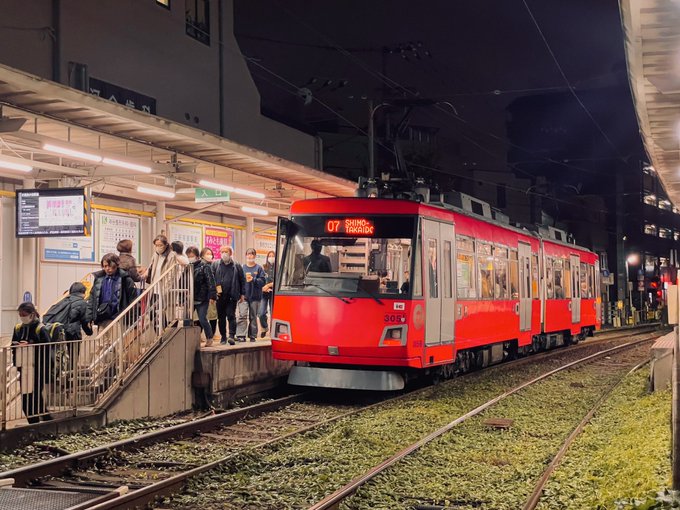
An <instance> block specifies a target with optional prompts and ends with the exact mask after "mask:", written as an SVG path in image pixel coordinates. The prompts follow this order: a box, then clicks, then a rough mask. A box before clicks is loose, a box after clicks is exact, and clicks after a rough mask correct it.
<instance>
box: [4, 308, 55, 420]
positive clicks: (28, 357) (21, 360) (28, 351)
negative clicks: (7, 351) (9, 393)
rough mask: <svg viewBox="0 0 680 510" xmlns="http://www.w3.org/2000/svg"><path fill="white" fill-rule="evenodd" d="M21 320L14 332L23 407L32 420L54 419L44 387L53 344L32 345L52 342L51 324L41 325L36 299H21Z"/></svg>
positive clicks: (14, 350)
mask: <svg viewBox="0 0 680 510" xmlns="http://www.w3.org/2000/svg"><path fill="white" fill-rule="evenodd" d="M17 312H18V313H19V320H20V322H19V324H17V325H16V326H15V327H14V333H13V334H12V346H13V347H14V349H12V352H13V355H14V365H15V366H16V367H17V368H18V369H19V374H20V384H21V408H22V409H23V411H24V414H25V415H26V418H27V419H28V423H38V422H39V421H40V416H41V415H42V417H43V420H51V419H52V417H51V416H50V415H49V414H47V406H46V405H45V398H44V396H43V387H44V386H45V381H46V380H47V378H48V377H49V364H48V361H49V359H50V356H49V348H50V346H49V345H44V346H40V347H33V348H31V347H29V345H30V344H49V343H50V342H51V339H50V335H49V333H48V331H47V328H44V327H41V326H42V323H41V322H40V314H38V310H36V308H35V306H34V305H33V303H28V302H26V303H21V304H20V305H19V308H18V309H17ZM3 370H4V368H3Z"/></svg>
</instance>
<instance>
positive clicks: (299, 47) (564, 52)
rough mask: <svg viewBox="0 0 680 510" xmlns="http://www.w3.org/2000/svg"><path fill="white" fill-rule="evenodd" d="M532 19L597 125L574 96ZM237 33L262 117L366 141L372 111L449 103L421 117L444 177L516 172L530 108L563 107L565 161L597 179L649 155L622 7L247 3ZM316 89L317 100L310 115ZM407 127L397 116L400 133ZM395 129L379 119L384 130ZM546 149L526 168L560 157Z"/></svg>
mask: <svg viewBox="0 0 680 510" xmlns="http://www.w3.org/2000/svg"><path fill="white" fill-rule="evenodd" d="M527 5H528V7H529V9H527ZM529 10H530V11H531V13H533V16H534V17H535V20H536V22H537V23H538V25H539V27H540V30H541V31H542V32H543V34H544V36H545V38H546V40H547V42H548V44H549V45H550V47H551V48H552V50H553V52H554V55H555V58H556V59H557V61H558V62H559V65H560V66H561V68H562V70H563V72H564V74H565V75H566V77H567V79H568V82H569V84H570V85H571V86H572V87H573V89H574V91H575V92H576V94H577V95H579V96H580V97H582V98H583V102H584V104H585V105H586V108H587V109H588V110H589V111H590V114H591V115H592V116H593V117H594V119H595V122H593V120H591V119H590V118H589V117H588V114H587V113H586V112H585V111H584V109H583V107H582V106H581V105H579V104H578V102H577V101H576V99H575V98H573V96H572V95H571V92H570V91H569V88H568V86H567V83H566V82H565V80H564V78H563V76H562V74H561V73H560V72H559V69H558V67H557V65H556V63H555V61H554V60H553V58H552V57H551V55H550V53H549V51H548V48H547V47H546V44H545V42H544V41H543V39H542V38H541V35H540V33H539V31H538V29H537V27H536V25H535V24H534V21H533V20H532V18H531V16H530V13H529ZM235 33H236V35H237V40H238V41H239V44H240V46H241V50H242V52H243V53H244V55H246V56H247V57H249V58H250V59H251V63H250V68H251V70H252V72H253V75H254V79H255V81H256V84H257V86H258V88H259V90H260V93H261V95H262V107H263V110H264V111H266V112H268V113H270V114H272V115H274V116H278V117H280V118H282V119H285V120H287V121H288V122H291V123H296V122H297V123H299V125H300V126H301V127H305V126H307V127H310V129H311V130H312V131H314V130H332V129H337V130H339V131H341V132H345V133H349V134H351V133H359V132H360V130H364V131H365V130H366V129H367V124H368V120H367V119H368V113H367V111H368V100H369V99H373V100H374V101H376V102H380V101H382V100H390V99H394V98H403V97H408V98H414V97H420V98H427V99H434V100H435V101H441V102H448V103H450V105H451V106H452V107H453V108H455V113H454V110H453V109H452V108H450V107H449V106H448V105H444V104H440V105H439V106H427V107H419V108H416V109H415V110H414V112H413V116H412V119H411V123H412V124H417V125H427V126H432V127H435V128H438V129H439V134H438V137H439V154H438V158H437V160H436V166H437V167H438V168H441V169H442V170H443V171H444V172H446V171H451V172H453V173H456V172H460V171H461V169H465V168H470V167H474V168H482V169H489V170H496V171H501V170H507V169H508V163H507V162H508V157H509V156H508V153H509V152H510V151H512V147H511V146H510V145H508V142H507V140H508V136H509V135H508V106H509V105H510V104H511V103H512V102H513V101H515V100H517V99H519V98H523V97H525V98H526V97H528V98H540V97H541V96H544V97H547V98H548V102H549V103H550V102H551V101H552V99H551V98H559V101H558V102H559V103H560V104H561V107H560V108H559V109H558V110H554V111H553V112H552V113H550V114H549V117H550V121H549V122H550V123H551V127H548V128H546V129H547V130H550V129H557V130H559V129H566V130H567V131H572V133H567V137H572V139H570V140H567V141H566V142H563V145H565V146H567V147H568V148H567V149H565V147H561V148H560V154H559V157H560V158H563V159H571V158H573V159H574V160H576V159H578V160H580V161H581V163H580V164H581V165H589V168H591V169H594V171H595V172H598V171H599V170H598V169H599V168H600V166H598V165H599V164H598V162H597V161H595V160H596V159H597V160H605V159H607V158H612V159H619V160H624V159H625V160H626V161H630V158H631V157H632V158H633V159H634V158H643V157H644V156H643V152H642V149H641V145H640V142H639V137H638V135H637V125H636V122H635V114H634V108H633V104H632V101H631V99H630V93H629V88H628V87H629V86H628V81H627V76H626V66H625V54H624V48H623V40H622V37H623V35H622V31H621V21H620V16H619V10H618V3H617V2H616V1H615V0H571V1H568V2H565V1H563V0H562V1H559V0H542V1H540V2H539V1H537V0H528V1H527V3H526V4H525V3H524V1H523V0H507V1H501V0H496V1H490V0H475V1H455V2H454V1H429V2H413V1H406V0H398V1H389V2H387V1H373V2H366V1H358V0H345V1H342V2H328V1H325V2H309V1H303V0H286V1H285V2H284V1H270V0H269V1H264V0H236V2H235ZM304 88H307V89H309V90H310V91H311V92H312V95H313V97H314V101H312V102H311V104H309V105H304V101H303V99H302V98H301V97H300V93H299V90H300V89H304ZM539 102H540V100H539ZM545 102H546V101H545V100H544V101H543V103H545ZM552 102H555V101H552ZM322 103H323V104H322ZM527 104H528V106H527V107H528V108H532V107H533V106H531V105H532V104H534V103H532V102H531V101H529V102H528V103H527ZM341 117H342V118H341ZM398 118H399V115H398V112H393V113H392V117H391V120H392V122H394V121H395V120H398ZM384 121H385V117H384V115H383V112H379V113H378V114H377V115H376V122H377V127H378V130H380V127H381V123H384ZM595 123H597V124H598V125H599V127H597V126H596V125H595ZM333 126H334V127H333ZM600 128H601V129H602V130H603V131H604V133H605V135H607V137H608V138H609V140H607V139H606V137H605V136H604V135H602V134H601V133H600V132H599V129H600ZM583 129H586V130H588V131H589V133H588V140H587V141H585V140H583ZM524 141H526V140H524ZM610 142H611V143H610ZM520 145H521V146H522V147H526V146H527V144H524V143H523V142H522V143H520ZM528 145H532V144H531V143H529V144H528ZM540 145H541V144H540V143H537V144H536V146H535V147H530V151H529V152H527V151H525V152H523V153H521V154H519V155H518V154H515V156H517V158H518V159H522V158H524V159H534V160H543V161H545V160H547V159H550V158H552V157H553V155H552V154H550V150H551V148H550V147H547V148H546V147H541V146H540ZM586 145H587V147H586ZM515 152H516V151H515ZM589 158H590V159H592V160H593V161H588V159H589ZM602 171H603V172H604V173H606V171H605V170H604V169H603V170H602ZM564 173H565V172H561V173H560V175H555V178H556V179H558V178H561V176H562V174H564ZM576 173H579V172H578V170H577V171H576ZM590 180H591V181H592V178H591V179H590Z"/></svg>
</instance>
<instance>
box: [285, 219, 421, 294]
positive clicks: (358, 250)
mask: <svg viewBox="0 0 680 510" xmlns="http://www.w3.org/2000/svg"><path fill="white" fill-rule="evenodd" d="M391 220H392V221H391V222H390V224H389V225H388V224H385V225H383V223H384V222H383V221H379V220H376V218H372V219H369V220H366V219H363V218H362V220H361V221H365V222H366V223H365V225H370V228H369V227H365V228H364V230H363V231H361V232H360V233H361V234H370V233H371V232H373V234H374V236H368V235H367V236H352V235H351V234H349V235H348V233H347V232H351V233H354V231H352V230H351V229H350V228H347V229H345V228H343V227H342V226H341V227H337V226H336V225H335V224H331V225H330V226H329V225H328V224H327V222H328V221H342V220H327V221H326V222H325V223H324V222H323V221H321V222H320V221H319V218H316V217H312V218H310V217H303V218H300V219H296V218H293V221H292V222H291V223H292V228H288V232H287V233H286V234H285V236H284V237H282V239H281V247H282V260H281V261H280V264H279V268H280V269H279V272H278V274H279V275H280V280H279V287H278V292H279V293H281V294H310V295H328V294H332V295H337V296H342V297H351V296H356V297H374V298H375V297H378V296H382V297H389V296H394V297H406V295H408V294H410V291H409V289H410V282H409V276H408V275H409V272H410V269H411V252H412V245H413V243H412V238H413V226H414V219H413V218H407V221H405V224H404V225H400V226H395V224H394V223H393V222H394V220H395V219H394V218H391ZM319 225H321V228H319ZM380 227H385V228H380ZM329 229H330V231H331V232H332V233H337V234H338V235H336V236H332V235H329V233H331V232H328V230H329ZM379 230H383V231H387V232H385V233H387V234H395V233H396V234H401V236H403V237H401V236H400V237H397V236H394V237H393V236H391V235H390V236H389V237H380V236H379V235H378V234H379Z"/></svg>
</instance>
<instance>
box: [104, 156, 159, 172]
mask: <svg viewBox="0 0 680 510" xmlns="http://www.w3.org/2000/svg"><path fill="white" fill-rule="evenodd" d="M102 163H104V164H105V165H111V166H118V167H121V168H127V169H128V170H135V171H137V172H143V173H145V174H150V173H151V167H150V166H145V165H138V164H136V163H128V162H127V161H121V160H119V159H113V158H104V159H103V160H102Z"/></svg>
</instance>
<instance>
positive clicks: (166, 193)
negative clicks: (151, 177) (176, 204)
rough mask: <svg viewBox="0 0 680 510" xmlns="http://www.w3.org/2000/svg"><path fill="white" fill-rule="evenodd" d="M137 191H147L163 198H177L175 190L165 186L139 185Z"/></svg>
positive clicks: (148, 193)
mask: <svg viewBox="0 0 680 510" xmlns="http://www.w3.org/2000/svg"><path fill="white" fill-rule="evenodd" d="M137 191H139V192H140V193H146V194H147V195H154V196H157V197H163V198H175V192H174V191H170V189H168V188H165V189H162V188H150V187H148V186H137Z"/></svg>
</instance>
